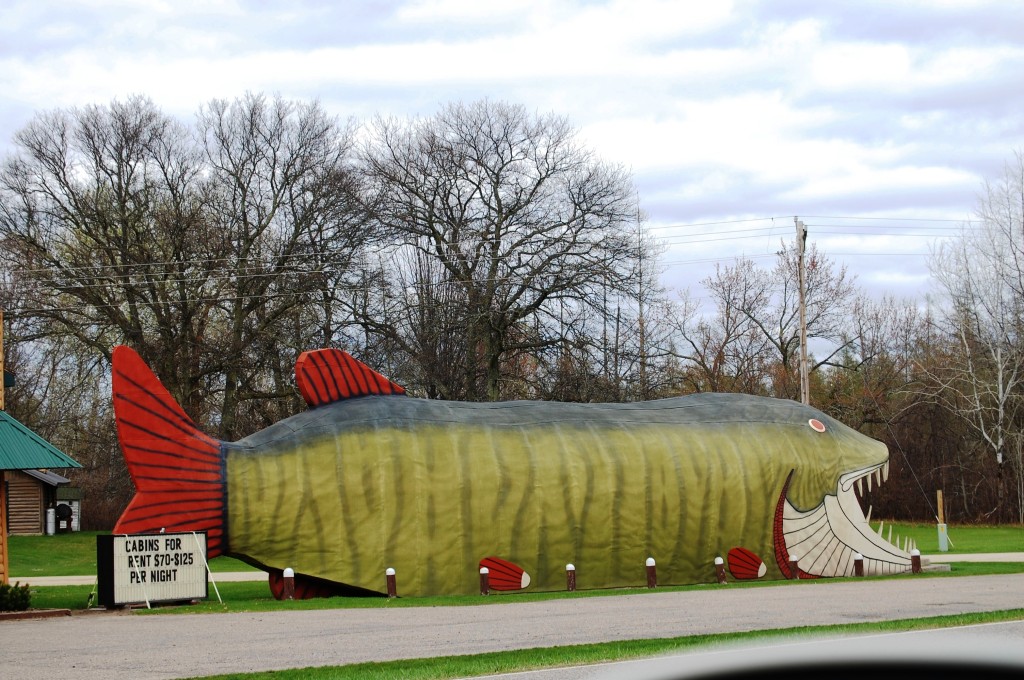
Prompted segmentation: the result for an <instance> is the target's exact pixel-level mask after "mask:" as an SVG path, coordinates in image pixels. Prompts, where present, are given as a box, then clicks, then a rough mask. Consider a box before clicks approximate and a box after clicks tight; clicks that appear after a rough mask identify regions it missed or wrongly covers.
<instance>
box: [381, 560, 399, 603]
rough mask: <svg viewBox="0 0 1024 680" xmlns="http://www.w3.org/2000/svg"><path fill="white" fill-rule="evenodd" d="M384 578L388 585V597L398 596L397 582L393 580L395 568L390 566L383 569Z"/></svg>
mask: <svg viewBox="0 0 1024 680" xmlns="http://www.w3.org/2000/svg"><path fill="white" fill-rule="evenodd" d="M384 580H385V582H386V583H387V586H388V597H398V584H397V582H396V581H395V570H394V569H392V568H391V567H388V568H387V569H385V570H384Z"/></svg>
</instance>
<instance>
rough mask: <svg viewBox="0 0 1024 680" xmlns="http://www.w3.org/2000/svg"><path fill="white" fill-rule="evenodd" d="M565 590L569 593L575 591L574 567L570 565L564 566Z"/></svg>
mask: <svg viewBox="0 0 1024 680" xmlns="http://www.w3.org/2000/svg"><path fill="white" fill-rule="evenodd" d="M565 589H566V590H568V591H569V592H572V591H574V590H576V567H575V565H572V564H567V565H565Z"/></svg>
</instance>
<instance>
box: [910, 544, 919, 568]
mask: <svg viewBox="0 0 1024 680" xmlns="http://www.w3.org/2000/svg"><path fill="white" fill-rule="evenodd" d="M910 571H911V573H914V574H920V573H921V551H920V550H918V549H917V548H914V549H913V550H911V551H910Z"/></svg>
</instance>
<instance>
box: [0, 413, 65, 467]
mask: <svg viewBox="0 0 1024 680" xmlns="http://www.w3.org/2000/svg"><path fill="white" fill-rule="evenodd" d="M69 467H76V468H77V467H82V466H81V465H80V464H79V463H78V461H76V460H74V459H73V458H71V456H68V455H67V454H66V453H64V452H63V451H61V450H60V449H58V448H57V447H56V446H54V445H53V444H51V443H50V442H48V441H46V440H45V439H43V438H42V437H40V436H39V435H37V434H36V433H35V432H33V431H32V430H30V429H28V428H27V427H25V426H24V425H22V424H21V423H19V422H18V421H17V420H15V419H14V418H12V417H11V416H10V415H8V414H7V412H6V411H0V470H36V469H40V468H69Z"/></svg>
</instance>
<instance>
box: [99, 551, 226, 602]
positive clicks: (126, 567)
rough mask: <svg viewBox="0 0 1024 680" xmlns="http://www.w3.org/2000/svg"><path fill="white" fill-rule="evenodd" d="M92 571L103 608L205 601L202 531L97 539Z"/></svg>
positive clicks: (207, 591)
mask: <svg viewBox="0 0 1024 680" xmlns="http://www.w3.org/2000/svg"><path fill="white" fill-rule="evenodd" d="M96 570H97V576H98V578H97V582H98V588H97V589H98V591H99V592H98V601H99V603H100V604H101V605H103V606H104V607H112V606H120V605H126V604H138V603H142V602H145V603H152V602H175V601H181V600H197V599H205V598H206V597H207V596H208V595H209V584H208V581H207V574H206V533H205V532H195V533H193V532H188V533H176V534H116V535H101V536H97V537H96Z"/></svg>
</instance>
